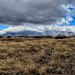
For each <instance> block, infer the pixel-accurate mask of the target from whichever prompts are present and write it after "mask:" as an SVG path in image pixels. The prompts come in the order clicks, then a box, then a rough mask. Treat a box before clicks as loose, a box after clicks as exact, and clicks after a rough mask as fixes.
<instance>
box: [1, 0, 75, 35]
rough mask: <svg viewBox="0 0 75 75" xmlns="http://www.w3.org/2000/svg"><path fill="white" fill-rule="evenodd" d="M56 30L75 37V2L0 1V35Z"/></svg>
mask: <svg viewBox="0 0 75 75" xmlns="http://www.w3.org/2000/svg"><path fill="white" fill-rule="evenodd" d="M55 30H56V31H58V32H60V31H65V32H72V33H73V35H75V0H0V35H1V34H6V33H10V32H19V31H24V32H25V31H37V32H40V33H41V32H42V33H44V32H45V31H48V32H51V31H52V32H53V31H55ZM46 34H47V33H46ZM62 34H63V33H62Z"/></svg>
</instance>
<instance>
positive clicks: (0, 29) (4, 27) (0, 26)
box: [0, 25, 10, 31]
mask: <svg viewBox="0 0 75 75" xmlns="http://www.w3.org/2000/svg"><path fill="white" fill-rule="evenodd" d="M8 27H10V26H8V25H0V31H2V30H3V29H7V28H8Z"/></svg>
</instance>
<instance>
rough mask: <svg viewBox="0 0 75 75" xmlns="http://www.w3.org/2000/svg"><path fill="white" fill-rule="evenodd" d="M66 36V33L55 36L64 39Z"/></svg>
mask: <svg viewBox="0 0 75 75" xmlns="http://www.w3.org/2000/svg"><path fill="white" fill-rule="evenodd" d="M64 38H67V36H64V35H60V34H59V35H57V36H56V37H55V39H64Z"/></svg>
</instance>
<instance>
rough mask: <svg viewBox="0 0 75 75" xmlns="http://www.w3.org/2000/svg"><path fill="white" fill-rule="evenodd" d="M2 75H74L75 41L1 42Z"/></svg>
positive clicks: (12, 39)
mask: <svg viewBox="0 0 75 75" xmlns="http://www.w3.org/2000/svg"><path fill="white" fill-rule="evenodd" d="M0 75H75V38H65V39H54V38H52V39H50V38H25V37H21V38H20V37H11V38H6V37H4V38H0Z"/></svg>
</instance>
